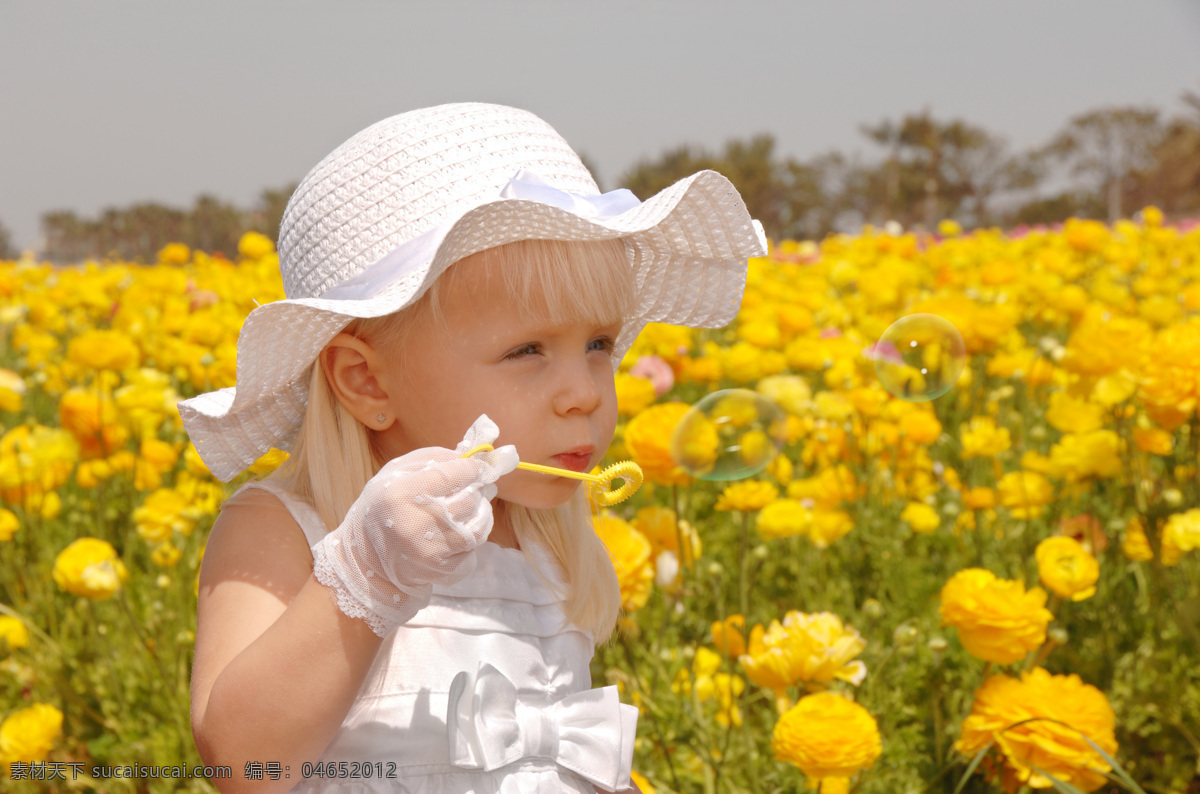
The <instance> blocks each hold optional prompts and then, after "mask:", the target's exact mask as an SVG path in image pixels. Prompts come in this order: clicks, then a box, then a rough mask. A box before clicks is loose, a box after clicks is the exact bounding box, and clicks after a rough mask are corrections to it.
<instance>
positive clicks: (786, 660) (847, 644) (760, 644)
mask: <svg viewBox="0 0 1200 794" xmlns="http://www.w3.org/2000/svg"><path fill="white" fill-rule="evenodd" d="M865 647H867V643H866V640H864V639H863V638H862V635H860V634H859V633H858V631H857V630H855V629H854V627H852V626H843V625H842V621H841V619H840V618H839V617H838V616H837V615H834V614H833V613H831V612H818V613H815V614H812V615H806V614H805V613H803V612H796V611H794V610H793V611H790V612H788V613H787V614H786V615H785V616H784V618H783V622H782V623H780V622H779V621H778V620H773V621H771V625H770V627H769V628H767V629H766V630H765V631H764V630H763V627H762V625H761V624H758V625H755V627H754V628H753V629H751V630H750V643H749V646H748V647H747V649H746V653H745V654H743V655H742V656H740V657H739V658H738V661H739V662H741V664H742V669H744V670H745V671H746V677H747V678H749V679H750V680H751V681H753V682H754V683H756V684H758V685H759V686H761V687H766V688H767V689H772V690H774V691H775V693H776V695H777V696H782V694H783V690H785V689H786V688H787V687H789V686H791V685H793V684H796V683H800V682H804V683H808V682H812V683H814V684H822V685H827V684H830V683H832V682H833V680H834V679H839V680H841V681H848V682H850V683H852V684H854V685H855V686H857V685H858V684H860V683H861V682H862V680H863V678H864V677H865V676H866V674H867V667H866V665H865V664H863V663H862V662H861V661H859V660H855V659H854V657H855V656H858V655H859V654H860V653H862V650H863V648H865Z"/></svg>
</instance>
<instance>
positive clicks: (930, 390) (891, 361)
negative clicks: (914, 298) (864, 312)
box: [863, 314, 967, 402]
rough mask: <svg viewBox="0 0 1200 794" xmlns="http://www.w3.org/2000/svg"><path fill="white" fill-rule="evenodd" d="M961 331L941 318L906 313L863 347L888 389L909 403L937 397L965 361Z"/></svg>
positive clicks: (955, 377) (955, 376)
mask: <svg viewBox="0 0 1200 794" xmlns="http://www.w3.org/2000/svg"><path fill="white" fill-rule="evenodd" d="M966 352H967V346H966V344H965V343H964V342H963V338H962V334H960V333H959V332H958V329H957V328H955V327H954V325H953V324H952V323H951V322H950V321H949V320H947V319H945V318H944V317H939V316H937V315H936V314H910V315H908V316H907V317H901V318H900V319H899V320H897V321H896V322H894V323H892V324H891V325H890V326H889V327H888V329H887V330H886V331H884V332H883V336H881V337H880V338H879V341H878V342H876V343H875V344H873V345H871V346H870V347H868V348H866V349H865V350H863V355H865V356H866V357H867V358H870V359H873V360H874V361H875V374H876V375H877V376H879V383H880V384H881V385H882V386H883V388H885V389H887V390H888V392H890V393H891V394H893V395H895V396H896V397H899V398H900V399H902V400H908V401H909V402H926V401H928V400H935V399H937V398H938V397H941V396H942V395H943V394H945V393H946V392H948V391H950V387H951V386H953V385H954V384H955V383H956V382H957V381H958V376H959V375H961V374H962V371H963V366H964V365H965V364H966V358H967V355H966Z"/></svg>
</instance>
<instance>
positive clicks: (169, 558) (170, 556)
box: [150, 543, 183, 568]
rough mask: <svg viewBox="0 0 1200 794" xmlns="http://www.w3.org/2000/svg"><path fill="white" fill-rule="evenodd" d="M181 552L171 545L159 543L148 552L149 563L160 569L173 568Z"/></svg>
mask: <svg viewBox="0 0 1200 794" xmlns="http://www.w3.org/2000/svg"><path fill="white" fill-rule="evenodd" d="M182 555H183V552H181V551H180V550H179V547H178V546H176V545H174V544H173V543H160V544H159V545H157V546H155V547H154V551H152V552H150V561H151V562H153V563H154V564H155V565H157V566H158V567H160V568H173V567H175V563H177V562H179V558H180V557H181V556H182Z"/></svg>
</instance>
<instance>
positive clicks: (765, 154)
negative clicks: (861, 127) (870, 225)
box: [620, 134, 825, 240]
mask: <svg viewBox="0 0 1200 794" xmlns="http://www.w3.org/2000/svg"><path fill="white" fill-rule="evenodd" d="M706 169H711V170H713V171H717V172H718V173H720V174H722V175H723V176H725V177H726V178H728V179H729V181H730V182H732V183H733V184H734V185H735V186H736V187H737V189H738V192H739V193H740V194H741V196H742V200H743V201H745V202H746V208H747V210H749V212H750V215H751V217H753V218H756V219H757V220H759V221H761V222H762V224H763V228H764V229H765V230H766V233H767V235H768V236H769V237H772V238H774V239H776V240H778V239H782V238H784V237H793V236H801V235H804V234H806V233H809V232H811V231H813V230H816V229H818V228H821V226H822V221H821V219H820V218H819V217H817V216H816V214H814V210H816V209H817V208H818V207H819V206H820V205H821V204H822V203H823V202H824V200H825V197H824V194H823V193H822V191H821V178H820V174H819V172H818V170H817V169H814V168H813V167H812V166H809V165H806V164H804V163H799V162H797V161H795V160H792V159H790V158H788V159H780V158H778V157H776V154H775V139H774V138H773V137H772V136H770V135H766V134H762V135H756V136H754V137H753V138H751V139H749V140H746V141H743V140H736V139H734V140H730V141H728V142H726V144H725V147H724V149H723V150H722V151H721V152H720V153H719V154H711V153H709V152H706V151H703V150H700V149H694V148H692V147H690V146H681V147H678V148H676V149H672V150H670V151H667V152H665V153H664V154H663V155H662V156H661V157H660V158H659V159H657V160H643V161H641V162H639V163H638V164H637V165H635V166H634V167H633V168H632V169H631V170H630V171H628V172H627V173H626V174H624V175H623V176H622V177H621V179H620V184H621V185H622V186H623V187H627V188H629V189H630V190H632V191H633V192H634V194H635V195H637V197H638V198H640V199H642V200H645V199H647V198H649V197H650V196H652V195H654V194H655V193H657V192H659V191H660V190H663V189H664V188H668V187H670V186H671V185H673V184H675V183H676V182H678V181H679V180H680V179H683V178H684V177H687V176H691V175H692V174H694V173H696V172H697V171H702V170H706Z"/></svg>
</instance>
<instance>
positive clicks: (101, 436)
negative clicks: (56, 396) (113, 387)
mask: <svg viewBox="0 0 1200 794" xmlns="http://www.w3.org/2000/svg"><path fill="white" fill-rule="evenodd" d="M58 423H59V426H60V427H62V428H63V429H64V430H67V431H69V432H70V433H71V435H73V436H75V438H76V440H78V441H79V446H80V453H81V455H82V456H83V457H84V458H98V457H107V456H108V455H111V454H112V453H113V452H115V451H116V450H118V449H120V448H121V447H123V446H124V445H125V442H126V440H128V438H129V431H128V430H127V429H126V428H125V426H124V425H122V424H121V423H120V422H119V421H118V413H117V406H116V403H114V402H113V399H112V395H109V394H102V395H97V394H96V392H95V390H94V389H82V388H75V389H71V390H69V391H68V392H67V393H66V394H64V395H63V396H62V398H61V399H60V400H59V401H58Z"/></svg>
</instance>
